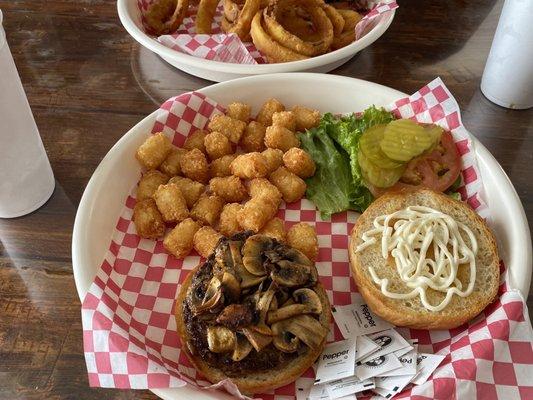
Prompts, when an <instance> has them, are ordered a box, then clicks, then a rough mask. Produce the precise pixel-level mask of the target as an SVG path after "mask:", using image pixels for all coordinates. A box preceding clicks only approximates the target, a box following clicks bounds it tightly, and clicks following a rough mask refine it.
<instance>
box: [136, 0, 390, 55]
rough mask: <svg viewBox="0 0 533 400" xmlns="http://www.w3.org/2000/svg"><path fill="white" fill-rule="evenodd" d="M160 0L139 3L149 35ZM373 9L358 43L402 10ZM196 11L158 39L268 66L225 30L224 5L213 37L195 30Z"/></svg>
mask: <svg viewBox="0 0 533 400" xmlns="http://www.w3.org/2000/svg"><path fill="white" fill-rule="evenodd" d="M155 1H157V0H138V1H137V4H138V7H139V9H140V11H141V23H142V26H143V28H144V30H145V32H146V33H148V34H150V27H149V26H148V25H147V24H146V19H145V17H144V15H145V13H146V12H147V11H148V8H149V7H150V5H151V4H152V3H154V2H155ZM365 6H367V7H368V9H369V10H370V11H369V12H368V13H367V14H366V15H365V16H364V17H363V18H362V19H361V21H359V23H358V24H357V25H356V27H355V38H356V41H357V40H359V39H361V38H362V37H363V36H365V35H366V34H367V33H369V32H370V31H371V30H372V29H373V28H374V27H375V26H376V25H377V24H378V23H379V22H380V21H381V20H382V19H383V18H385V17H386V16H387V15H388V13H389V12H391V11H392V10H394V9H396V8H398V4H397V3H396V1H394V0H383V1H380V2H375V1H370V2H365ZM196 10H197V9H196V8H195V7H191V8H190V9H189V14H188V16H187V17H185V18H184V20H183V22H182V24H181V26H180V28H179V29H178V30H177V31H176V32H174V33H173V34H171V35H161V36H159V37H158V38H157V40H158V41H159V42H160V43H161V44H162V45H163V46H165V47H168V48H171V49H173V50H176V51H179V52H180V53H185V54H189V55H192V56H195V57H198V58H203V59H206V60H213V61H221V62H227V63H233V64H264V63H265V62H266V60H265V59H264V58H263V56H262V55H261V53H260V52H259V51H258V50H257V49H256V48H255V46H254V44H253V43H251V42H242V41H241V39H240V38H239V37H238V36H237V35H236V34H234V33H231V34H226V33H224V32H223V31H222V28H221V20H222V15H223V8H222V5H219V6H218V8H217V12H216V14H215V18H214V21H213V24H212V32H213V33H212V34H210V35H208V34H198V33H196V29H195V21H196Z"/></svg>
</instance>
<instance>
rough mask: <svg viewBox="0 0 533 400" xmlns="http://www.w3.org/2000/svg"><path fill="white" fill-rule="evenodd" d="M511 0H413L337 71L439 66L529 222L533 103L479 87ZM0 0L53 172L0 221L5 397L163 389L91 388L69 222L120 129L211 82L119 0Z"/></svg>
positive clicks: (369, 75) (0, 362) (419, 79)
mask: <svg viewBox="0 0 533 400" xmlns="http://www.w3.org/2000/svg"><path fill="white" fill-rule="evenodd" d="M502 3H503V1H495V0H484V1H481V0H475V1H458V0H457V1H442V0H431V1H409V0H404V1H402V2H401V8H400V9H399V10H398V13H397V16H396V19H395V21H394V22H393V24H392V26H391V27H390V29H389V30H388V32H387V33H385V35H383V37H381V38H380V39H379V40H378V41H377V42H376V43H374V44H373V45H372V46H371V47H370V48H368V49H366V50H364V51H363V52H361V53H360V54H359V55H358V56H356V57H355V58H354V59H353V60H352V61H350V62H349V63H347V64H345V65H344V66H342V67H340V68H339V69H337V70H336V71H334V73H336V74H340V75H347V76H353V77H357V78H361V79H366V80H369V81H373V82H378V83H381V84H384V85H387V86H391V87H393V88H396V89H398V90H401V91H404V92H407V93H411V92H413V91H415V90H417V89H418V88H419V87H421V86H423V85H424V84H425V83H427V82H429V81H430V80H432V79H433V78H434V77H436V76H440V77H442V79H443V80H444V81H445V82H446V84H447V85H448V87H449V88H450V89H451V91H452V92H453V93H454V95H455V97H456V98H457V100H458V101H459V103H460V106H461V108H462V110H463V120H464V123H465V125H466V126H467V127H468V128H469V129H470V131H471V132H472V133H473V134H475V135H476V136H477V137H478V138H479V139H480V140H481V142H482V143H483V144H484V145H485V146H487V148H488V149H489V150H490V151H491V152H492V154H493V155H494V156H495V157H496V159H497V160H498V161H499V162H500V163H501V165H502V167H503V169H504V170H505V171H506V172H507V174H508V175H509V177H510V178H511V180H512V181H513V183H514V185H515V187H516V190H517V192H518V194H519V196H520V198H521V199H522V202H523V205H524V208H525V210H526V214H527V216H528V219H529V221H530V226H531V222H533V181H532V179H531V176H532V174H531V169H532V166H533V109H531V110H527V111H511V110H507V109H504V108H500V107H498V106H496V105H494V104H492V103H490V102H489V101H488V100H487V99H485V97H483V95H482V94H481V92H480V90H479V83H480V78H481V74H482V72H483V66H484V64H485V60H486V57H487V54H488V51H489V48H490V43H491V40H492V36H493V34H494V31H495V28H496V24H497V21H498V15H499V12H500V10H501V7H502ZM0 9H2V10H3V11H4V15H5V24H4V26H5V29H6V31H7V37H8V43H9V44H10V47H11V51H12V53H13V57H14V59H15V62H16V64H17V66H18V68H19V72H20V75H21V78H22V82H23V84H24V87H25V89H26V93H27V95H28V99H29V102H30V104H31V107H32V109H33V112H34V115H35V118H36V120H37V124H38V126H39V128H40V131H41V135H42V138H43V141H44V144H45V147H46V149H47V151H48V154H49V157H50V160H51V163H52V166H53V169H54V172H55V177H56V189H55V192H54V194H53V196H52V198H51V199H50V201H49V202H48V203H47V204H46V205H45V206H43V207H42V208H41V209H40V210H38V211H37V212H34V213H33V214H31V215H28V216H25V217H22V218H17V219H12V220H0V398H1V399H43V398H46V399H66V398H69V399H154V398H155V396H154V395H153V394H151V393H150V392H149V391H118V390H104V389H89V387H88V383H87V375H86V369H85V363H84V358H83V350H82V327H81V322H80V301H79V299H78V296H77V292H76V289H75V286H74V280H73V277H72V264H71V253H70V248H71V232H72V225H73V222H74V216H75V213H76V208H77V205H78V203H79V200H80V197H81V195H82V193H83V190H84V188H85V185H86V184H87V181H88V180H89V178H90V177H91V174H92V173H93V171H94V169H95V168H96V166H97V165H98V163H99V162H100V160H101V159H102V157H103V156H104V155H105V154H106V152H107V151H108V150H109V148H110V147H111V146H112V145H113V144H114V143H115V142H116V141H117V139H119V138H120V137H121V136H122V135H123V134H124V132H126V131H127V130H128V129H129V128H130V127H132V126H133V125H134V124H135V123H137V122H138V121H139V120H140V119H141V118H143V117H144V116H145V115H147V114H149V113H150V112H152V111H153V110H154V109H155V108H156V106H157V105H158V104H159V102H160V101H161V100H163V99H166V98H167V97H170V96H171V95H176V94H179V93H182V92H184V91H188V90H191V89H196V88H199V87H202V86H205V85H209V84H210V82H207V81H204V80H201V79H198V78H195V77H192V76H190V75H187V74H185V73H181V72H179V71H177V70H174V69H173V68H172V67H170V66H169V65H167V64H166V63H165V62H163V61H162V60H160V59H159V58H158V57H156V56H154V55H153V54H151V53H150V52H148V51H146V50H144V49H142V48H140V47H139V45H138V44H137V43H136V42H134V41H133V39H132V38H130V37H129V36H128V34H127V33H126V32H125V30H124V29H123V28H122V26H121V24H120V22H119V20H118V17H117V12H116V5H115V2H114V1H112V0H94V1H73V0H18V1H11V0H0ZM0 73H1V72H0ZM528 304H529V306H530V309H531V308H533V307H532V305H533V303H532V297H531V296H530V297H529V300H528Z"/></svg>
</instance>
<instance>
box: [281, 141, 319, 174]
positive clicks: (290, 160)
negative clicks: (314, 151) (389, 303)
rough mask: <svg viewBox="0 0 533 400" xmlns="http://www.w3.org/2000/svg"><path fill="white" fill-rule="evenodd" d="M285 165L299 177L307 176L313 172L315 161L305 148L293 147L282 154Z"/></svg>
mask: <svg viewBox="0 0 533 400" xmlns="http://www.w3.org/2000/svg"><path fill="white" fill-rule="evenodd" d="M283 163H284V164H285V167H286V168H287V169H288V170H289V171H290V172H292V173H293V174H296V175H298V176H299V177H300V178H309V177H310V176H313V175H314V174H315V169H316V167H315V162H314V161H313V159H312V158H311V156H310V155H309V154H307V152H305V150H302V149H299V148H298V147H293V148H292V149H289V150H288V151H287V152H286V153H285V154H284V155H283Z"/></svg>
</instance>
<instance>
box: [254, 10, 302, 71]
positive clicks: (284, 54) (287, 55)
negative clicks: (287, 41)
mask: <svg viewBox="0 0 533 400" xmlns="http://www.w3.org/2000/svg"><path fill="white" fill-rule="evenodd" d="M262 19H263V13H262V12H260V11H259V12H258V13H257V14H255V16H254V18H253V20H252V27H251V29H250V34H251V35H252V40H253V42H254V44H255V47H257V49H258V50H259V51H261V52H262V53H263V54H264V55H265V56H266V57H267V59H268V61H269V62H289V61H298V60H305V59H306V58H309V57H307V56H305V55H303V54H299V53H296V52H294V51H292V50H290V49H288V48H286V47H284V46H282V45H280V44H279V43H278V42H276V41H275V40H274V39H273V38H271V37H270V36H269V35H268V34H267V33H266V32H265V30H264V29H263V24H262Z"/></svg>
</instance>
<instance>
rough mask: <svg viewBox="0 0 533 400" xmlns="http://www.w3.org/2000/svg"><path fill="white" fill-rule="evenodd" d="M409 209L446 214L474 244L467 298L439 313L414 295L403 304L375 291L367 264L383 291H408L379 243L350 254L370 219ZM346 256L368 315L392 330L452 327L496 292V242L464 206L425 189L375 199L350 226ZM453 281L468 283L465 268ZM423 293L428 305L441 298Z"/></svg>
mask: <svg viewBox="0 0 533 400" xmlns="http://www.w3.org/2000/svg"><path fill="white" fill-rule="evenodd" d="M413 205H421V206H427V207H431V208H434V209H436V210H439V211H442V212H443V213H446V214H448V215H450V216H451V217H453V218H454V219H455V220H456V221H459V222H462V223H463V224H465V225H466V226H468V227H469V228H470V229H471V230H472V232H473V233H474V235H475V237H476V239H477V242H478V247H479V250H478V253H477V255H476V281H475V284H474V291H473V292H472V293H471V294H470V295H469V296H467V297H460V296H457V295H453V296H452V299H451V301H450V303H449V304H448V306H447V307H446V308H444V309H443V310H442V311H437V312H432V311H429V310H427V309H426V308H425V307H424V306H423V305H422V303H421V301H420V297H418V296H417V297H415V298H412V299H405V300H401V299H391V298H389V297H386V296H385V295H384V294H383V293H382V292H381V290H380V288H379V286H378V285H377V284H375V283H374V281H373V280H372V277H371V275H370V273H369V269H368V267H369V266H372V267H373V268H374V270H375V272H376V273H377V275H378V276H379V277H380V278H388V279H389V290H391V291H393V292H396V293H407V292H410V291H411V290H412V289H410V288H408V287H407V286H406V285H405V283H404V282H402V281H401V280H400V279H399V276H398V273H397V271H396V266H395V264H394V260H393V258H392V257H390V256H389V258H388V260H385V259H383V257H382V255H381V247H380V246H381V242H380V240H378V241H377V243H376V244H373V245H371V246H369V247H367V248H365V249H364V250H362V251H360V252H359V253H356V252H355V249H356V247H357V246H358V245H359V244H361V243H362V242H363V240H362V239H361V236H362V234H363V233H364V232H366V231H368V230H369V229H372V228H373V221H374V219H375V218H376V217H378V216H380V215H384V214H391V213H393V212H395V211H398V210H401V209H404V208H406V207H408V206H413ZM349 255H350V265H351V269H352V274H353V278H354V280H355V283H356V285H357V287H358V288H359V292H360V293H361V295H362V296H363V298H364V299H365V301H366V302H367V304H368V306H369V307H370V308H371V310H372V311H373V312H374V313H376V314H377V315H379V316H380V317H382V318H383V319H385V320H387V321H389V322H391V323H393V324H394V325H397V326H406V327H410V328H415V329H451V328H455V327H457V326H459V325H462V324H463V323H465V322H467V321H469V320H471V319H472V318H473V317H475V316H476V315H478V314H479V313H480V312H481V311H482V310H483V309H484V308H485V307H486V306H487V305H488V304H490V303H491V302H492V301H493V300H494V298H495V297H496V294H497V292H498V285H499V278H500V270H499V256H498V250H497V245H496V240H495V239H494V236H493V234H492V232H491V231H490V230H489V228H488V227H487V225H486V223H485V221H484V220H483V219H482V218H481V217H480V216H479V215H477V214H476V213H475V212H474V211H473V210H472V209H471V208H470V207H469V206H468V205H467V204H465V203H463V202H460V201H457V200H454V199H452V198H450V197H449V196H446V195H444V194H442V193H437V192H434V191H432V190H429V189H417V190H410V191H400V192H391V193H389V194H385V195H383V196H381V197H379V198H378V199H376V200H375V201H374V202H373V203H372V204H371V205H370V207H368V208H367V209H366V210H365V212H364V213H363V214H362V215H361V216H360V217H359V219H358V220H357V221H356V223H355V226H354V228H353V230H352V234H351V237H350V245H349ZM458 278H459V280H460V281H461V283H463V287H465V286H466V285H468V279H469V267H468V266H460V267H459V271H458ZM427 295H428V301H429V302H430V303H431V304H438V303H440V302H441V301H442V300H443V299H444V296H445V294H443V293H441V292H438V291H435V290H432V289H427Z"/></svg>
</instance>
